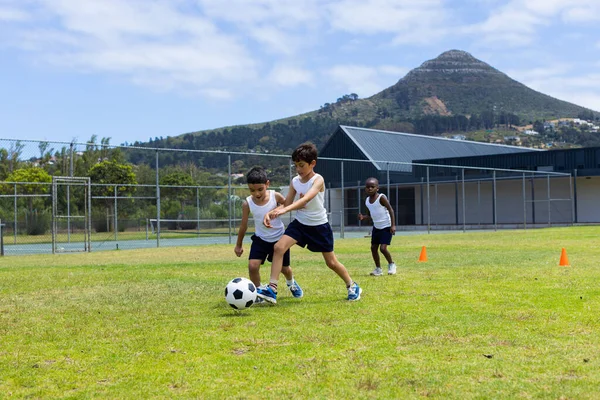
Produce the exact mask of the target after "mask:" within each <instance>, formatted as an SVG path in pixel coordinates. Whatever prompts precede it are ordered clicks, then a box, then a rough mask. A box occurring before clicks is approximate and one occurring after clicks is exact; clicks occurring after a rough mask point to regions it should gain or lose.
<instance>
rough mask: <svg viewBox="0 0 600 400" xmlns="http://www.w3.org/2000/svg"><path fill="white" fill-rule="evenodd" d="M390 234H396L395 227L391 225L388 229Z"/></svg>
mask: <svg viewBox="0 0 600 400" xmlns="http://www.w3.org/2000/svg"><path fill="white" fill-rule="evenodd" d="M390 232H392V235H395V234H396V225H392V226H391V227H390Z"/></svg>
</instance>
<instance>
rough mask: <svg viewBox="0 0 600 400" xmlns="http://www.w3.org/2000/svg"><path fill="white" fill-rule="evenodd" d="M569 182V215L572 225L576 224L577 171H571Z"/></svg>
mask: <svg viewBox="0 0 600 400" xmlns="http://www.w3.org/2000/svg"><path fill="white" fill-rule="evenodd" d="M570 179H571V180H570V182H571V214H572V218H573V223H574V224H576V223H577V222H578V221H577V219H578V218H577V169H574V170H573V175H572V176H571V177H570Z"/></svg>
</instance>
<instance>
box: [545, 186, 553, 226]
mask: <svg viewBox="0 0 600 400" xmlns="http://www.w3.org/2000/svg"><path fill="white" fill-rule="evenodd" d="M546 181H547V182H548V226H552V211H551V210H550V205H551V204H552V203H551V202H550V175H546Z"/></svg>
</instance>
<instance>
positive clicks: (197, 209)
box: [196, 187, 200, 237]
mask: <svg viewBox="0 0 600 400" xmlns="http://www.w3.org/2000/svg"><path fill="white" fill-rule="evenodd" d="M196 233H198V234H200V188H199V187H196ZM198 237H200V236H198Z"/></svg>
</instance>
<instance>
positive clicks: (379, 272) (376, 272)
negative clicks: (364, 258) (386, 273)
mask: <svg viewBox="0 0 600 400" xmlns="http://www.w3.org/2000/svg"><path fill="white" fill-rule="evenodd" d="M371 275H373V276H381V275H383V271H382V270H381V267H377V268H375V269H374V270H373V271H371Z"/></svg>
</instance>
